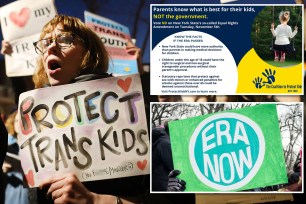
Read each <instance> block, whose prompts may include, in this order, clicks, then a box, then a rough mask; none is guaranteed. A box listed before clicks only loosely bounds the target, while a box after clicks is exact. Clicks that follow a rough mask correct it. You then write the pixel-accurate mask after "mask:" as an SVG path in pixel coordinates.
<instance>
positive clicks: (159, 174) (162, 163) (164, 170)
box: [151, 127, 173, 191]
mask: <svg viewBox="0 0 306 204" xmlns="http://www.w3.org/2000/svg"><path fill="white" fill-rule="evenodd" d="M151 157H152V167H153V168H152V191H167V187H168V174H169V173H170V172H171V171H172V170H173V161H172V152H171V144H170V138H169V135H168V134H167V132H166V130H165V129H164V127H156V128H153V129H152V155H151Z"/></svg>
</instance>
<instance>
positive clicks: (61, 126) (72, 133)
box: [19, 75, 149, 186]
mask: <svg viewBox="0 0 306 204" xmlns="http://www.w3.org/2000/svg"><path fill="white" fill-rule="evenodd" d="M19 101H20V104H19V117H20V118H19V121H20V130H21V131H20V132H21V136H20V138H19V145H20V151H21V161H22V167H23V170H24V172H25V173H26V178H27V181H28V183H29V185H30V186H37V185H39V183H40V182H41V181H42V180H44V179H46V177H48V175H51V174H52V175H53V174H62V173H63V172H71V171H73V172H74V173H75V174H76V175H77V176H78V178H79V179H80V180H81V181H90V180H100V179H110V178H118V177H128V176H134V175H142V174H148V173H149V164H148V162H149V145H148V143H149V138H148V132H147V128H146V127H147V124H146V118H145V110H144V105H143V97H142V90H141V83H140V79H139V75H129V76H125V77H118V78H117V77H111V78H107V79H100V80H94V81H89V82H81V83H75V84H69V85H64V86H58V87H50V88H44V89H38V90H34V91H30V92H26V93H24V94H22V95H21V96H20V98H19Z"/></svg>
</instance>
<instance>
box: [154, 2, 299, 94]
mask: <svg viewBox="0 0 306 204" xmlns="http://www.w3.org/2000/svg"><path fill="white" fill-rule="evenodd" d="M236 2H237V1H236ZM239 2H243V1H239ZM282 10H289V11H290V21H289V22H288V25H289V26H290V27H287V29H288V30H290V29H291V31H292V32H293V31H294V29H295V26H297V27H298V28H297V33H296V35H294V37H293V34H292V35H291V34H290V32H289V31H288V33H289V34H290V35H288V37H287V36H285V37H284V38H285V39H287V40H288V44H286V45H288V47H290V46H292V47H293V49H292V50H294V51H290V52H289V51H286V52H287V53H286V54H285V55H282V56H285V58H284V57H283V58H282V60H281V57H280V54H279V55H278V57H279V59H278V60H275V55H276V53H278V52H279V53H280V52H281V51H280V50H276V48H275V47H274V48H273V43H274V42H275V38H276V37H279V35H276V37H273V34H272V32H271V30H270V29H271V23H272V22H274V23H275V28H276V26H277V25H279V24H280V22H279V17H278V16H279V13H280V12H281V11H282ZM302 10H303V5H299V4H296V5H294V6H293V5H280V6H274V5H229V4H222V5H221V6H220V5H218V6H217V5H206V4H205V5H194V4H189V5H187V4H186V5H166V4H160V5H158V4H156V5H155V4H151V38H150V39H151V57H150V61H151V63H150V64H151V68H150V69H151V72H150V73H151V94H153V95H238V94H260V95H263V94H283V95H288V94H290V95H301V94H303V86H302V85H303V61H302V59H303V51H304V48H303V46H302V42H303V40H302V33H303V18H302ZM274 34H275V33H274ZM289 36H290V37H289ZM292 37H293V38H292ZM289 38H292V41H293V42H294V43H293V42H292V41H291V42H290V41H289ZM290 43H291V44H290ZM271 44H272V45H271ZM282 53H283V52H282ZM288 76H291V77H288ZM152 87H154V88H152Z"/></svg>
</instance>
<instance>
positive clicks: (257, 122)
mask: <svg viewBox="0 0 306 204" xmlns="http://www.w3.org/2000/svg"><path fill="white" fill-rule="evenodd" d="M169 127H170V138H171V147H172V152H173V162H174V168H175V169H179V170H181V171H182V173H181V175H180V177H181V178H182V179H184V180H186V181H187V183H188V185H187V189H186V191H193V192H208V191H224V192H225V191H241V190H247V189H253V188H259V187H265V186H270V185H276V184H281V183H286V182H287V176H286V166H285V160H284V156H283V149H282V144H281V136H280V130H279V125H278V117H277V112H276V105H275V104H266V105H258V106H252V107H247V108H242V109H239V110H232V111H225V112H220V113H215V114H209V115H205V116H198V117H194V118H189V119H185V120H180V121H173V122H170V124H169ZM182 127H183V128H182ZM275 169H277V171H275Z"/></svg>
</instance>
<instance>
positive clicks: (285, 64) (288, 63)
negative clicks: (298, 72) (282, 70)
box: [265, 60, 301, 67]
mask: <svg viewBox="0 0 306 204" xmlns="http://www.w3.org/2000/svg"><path fill="white" fill-rule="evenodd" d="M265 62H266V63H268V64H270V65H272V66H275V67H291V66H294V65H297V64H300V63H301V61H296V60H295V61H293V60H288V61H287V60H286V61H285V62H274V61H273V60H271V61H270V60H267V61H265Z"/></svg>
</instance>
